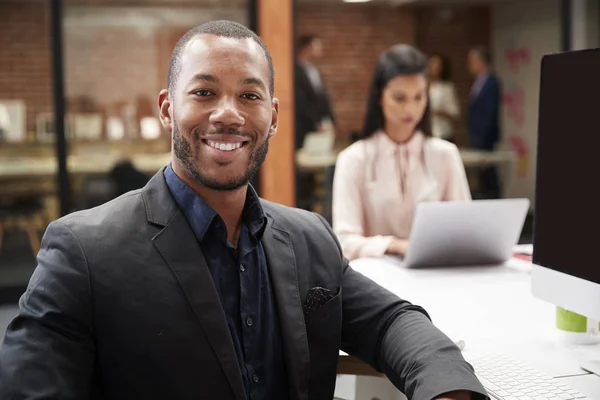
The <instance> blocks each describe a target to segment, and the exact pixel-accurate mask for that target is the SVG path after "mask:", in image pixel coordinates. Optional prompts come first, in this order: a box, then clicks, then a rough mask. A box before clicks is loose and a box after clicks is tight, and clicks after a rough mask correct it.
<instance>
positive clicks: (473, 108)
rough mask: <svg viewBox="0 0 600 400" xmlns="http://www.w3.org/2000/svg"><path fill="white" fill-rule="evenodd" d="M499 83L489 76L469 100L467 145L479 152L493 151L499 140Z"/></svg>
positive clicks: (496, 79)
mask: <svg viewBox="0 0 600 400" xmlns="http://www.w3.org/2000/svg"><path fill="white" fill-rule="evenodd" d="M501 95H502V94H501V88H500V82H499V81H498V78H496V76H495V75H493V74H490V75H489V76H488V78H487V79H486V81H485V83H484V84H483V86H482V87H481V90H480V91H479V93H478V94H477V95H476V96H474V97H473V96H472V97H471V98H470V100H469V124H468V125H469V143H470V145H471V147H473V148H475V149H480V150H490V151H491V150H494V147H495V146H496V143H497V142H498V141H499V140H500V105H501Z"/></svg>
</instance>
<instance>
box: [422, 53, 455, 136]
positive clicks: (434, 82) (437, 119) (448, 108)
mask: <svg viewBox="0 0 600 400" xmlns="http://www.w3.org/2000/svg"><path fill="white" fill-rule="evenodd" d="M427 68H428V76H429V104H430V106H431V132H432V134H433V136H434V137H437V138H440V139H445V140H448V141H451V142H453V141H454V127H455V124H456V123H457V121H458V118H459V116H460V105H459V104H458V96H457V95H456V87H455V86H454V83H452V81H451V77H450V61H449V60H448V58H447V57H446V56H444V55H441V54H434V55H432V56H431V57H430V58H429V63H428V65H427Z"/></svg>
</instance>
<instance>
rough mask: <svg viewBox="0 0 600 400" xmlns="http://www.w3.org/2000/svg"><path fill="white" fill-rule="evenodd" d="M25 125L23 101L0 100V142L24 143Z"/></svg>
mask: <svg viewBox="0 0 600 400" xmlns="http://www.w3.org/2000/svg"><path fill="white" fill-rule="evenodd" d="M26 124H27V120H26V115H25V102H24V101H22V100H0V141H3V142H24V141H25V138H26V132H27V131H26V128H25V127H26Z"/></svg>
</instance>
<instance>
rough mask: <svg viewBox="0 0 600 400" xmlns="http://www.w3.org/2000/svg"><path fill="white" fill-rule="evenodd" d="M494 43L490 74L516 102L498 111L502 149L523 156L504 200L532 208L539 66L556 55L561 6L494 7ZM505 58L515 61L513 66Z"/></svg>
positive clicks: (543, 2) (536, 2)
mask: <svg viewBox="0 0 600 400" xmlns="http://www.w3.org/2000/svg"><path fill="white" fill-rule="evenodd" d="M492 41H493V43H492V48H493V64H494V69H495V71H496V73H497V74H498V76H499V77H500V79H501V81H502V87H503V92H504V95H508V96H511V95H513V96H514V107H513V108H511V107H508V105H507V104H506V103H504V106H503V110H502V119H501V121H502V134H503V145H504V146H511V140H517V141H520V142H521V143H522V144H523V145H524V146H523V147H524V150H525V154H523V155H522V156H521V157H519V162H518V163H517V166H516V168H515V169H514V170H512V171H510V172H509V174H510V176H508V177H507V178H508V179H506V183H507V187H506V188H505V189H506V190H505V195H506V197H527V198H529V199H530V200H531V201H532V204H533V197H534V193H535V161H536V147H537V124H538V101H539V81H540V62H541V58H542V56H543V55H544V54H548V53H556V52H558V51H560V47H561V23H560V1H559V0H516V1H512V2H506V3H505V2H501V3H495V4H493V5H492ZM507 54H513V55H514V60H515V61H514V62H513V63H511V62H510V61H509V58H508V57H507ZM519 93H521V94H522V98H521V99H522V102H520V101H519V96H518V94H519ZM513 138H514V139H513Z"/></svg>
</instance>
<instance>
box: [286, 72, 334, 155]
mask: <svg viewBox="0 0 600 400" xmlns="http://www.w3.org/2000/svg"><path fill="white" fill-rule="evenodd" d="M294 81H295V83H294V93H295V95H294V97H295V98H294V107H295V109H296V111H295V119H294V121H295V131H296V132H295V139H294V142H295V148H296V150H297V149H299V148H301V147H302V144H303V143H304V137H305V136H306V134H307V133H310V132H314V131H316V129H317V125H318V123H319V122H321V120H322V119H323V118H325V117H329V118H331V120H332V121H335V118H334V116H333V112H332V110H331V104H330V100H329V94H328V93H327V90H326V88H325V85H323V90H322V91H320V92H316V91H315V90H314V89H313V86H312V84H311V82H310V79H309V78H308V75H306V71H305V70H304V68H303V67H302V66H300V65H298V64H296V68H295V72H294Z"/></svg>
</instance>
